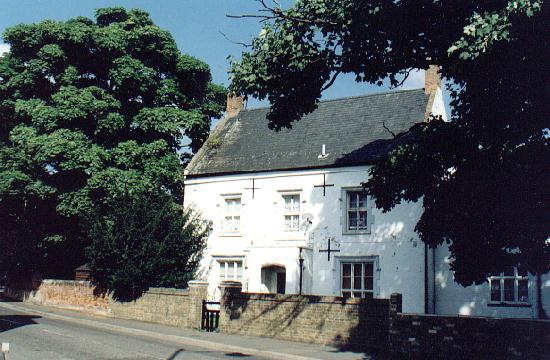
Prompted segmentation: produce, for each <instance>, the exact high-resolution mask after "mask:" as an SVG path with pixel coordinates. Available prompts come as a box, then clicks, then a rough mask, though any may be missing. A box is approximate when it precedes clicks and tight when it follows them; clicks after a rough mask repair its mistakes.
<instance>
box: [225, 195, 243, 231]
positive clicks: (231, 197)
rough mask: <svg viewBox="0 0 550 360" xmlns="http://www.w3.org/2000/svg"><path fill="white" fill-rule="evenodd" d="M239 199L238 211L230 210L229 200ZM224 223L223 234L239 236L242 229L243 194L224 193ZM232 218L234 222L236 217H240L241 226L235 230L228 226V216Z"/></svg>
mask: <svg viewBox="0 0 550 360" xmlns="http://www.w3.org/2000/svg"><path fill="white" fill-rule="evenodd" d="M236 200H239V210H238V212H234V211H230V210H229V206H228V205H229V201H236ZM223 206H224V209H223V219H222V221H223V225H222V234H223V235H225V236H239V235H240V234H241V231H242V226H243V223H242V219H243V217H242V207H243V199H242V195H241V194H231V195H223ZM229 217H230V218H231V219H232V222H233V224H234V221H235V218H238V219H239V226H238V227H236V228H235V229H233V230H229V229H228V228H227V225H228V221H227V218H229Z"/></svg>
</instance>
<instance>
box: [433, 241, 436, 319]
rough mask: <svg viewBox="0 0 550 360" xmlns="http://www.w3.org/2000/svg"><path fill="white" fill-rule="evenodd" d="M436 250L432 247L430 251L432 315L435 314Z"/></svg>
mask: <svg viewBox="0 0 550 360" xmlns="http://www.w3.org/2000/svg"><path fill="white" fill-rule="evenodd" d="M436 250H437V247H434V248H433V249H432V272H433V275H432V276H433V279H432V281H433V289H434V290H433V294H432V311H433V313H434V314H437V310H436V293H437V291H436V289H437V287H436V283H435V252H436Z"/></svg>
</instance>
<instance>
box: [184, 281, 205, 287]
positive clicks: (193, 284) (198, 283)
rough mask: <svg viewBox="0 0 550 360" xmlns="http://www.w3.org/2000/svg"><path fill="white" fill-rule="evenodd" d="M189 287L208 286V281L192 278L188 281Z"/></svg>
mask: <svg viewBox="0 0 550 360" xmlns="http://www.w3.org/2000/svg"><path fill="white" fill-rule="evenodd" d="M187 285H189V287H208V281H204V280H191V281H189V282H188V283H187Z"/></svg>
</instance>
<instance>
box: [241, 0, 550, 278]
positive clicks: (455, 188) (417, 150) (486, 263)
mask: <svg viewBox="0 0 550 360" xmlns="http://www.w3.org/2000/svg"><path fill="white" fill-rule="evenodd" d="M259 4H261V5H262V8H261V10H262V12H261V13H259V14H258V15H240V16H238V17H243V16H244V17H247V16H252V17H258V18H260V19H261V21H262V22H263V23H264V27H263V30H262V31H261V33H260V34H259V36H258V37H256V38H254V39H253V41H252V43H251V44H250V47H249V48H248V49H247V50H246V51H245V52H244V53H243V55H242V59H241V60H238V61H237V60H233V62H232V69H231V79H232V85H231V88H232V91H235V92H236V93H240V94H243V95H247V96H254V97H258V98H260V99H264V98H267V99H268V100H269V101H270V103H271V110H270V112H269V114H268V117H269V119H270V126H271V127H272V128H274V129H279V128H281V127H291V126H292V122H293V121H298V120H299V119H300V117H301V116H302V115H303V114H306V113H309V112H311V111H313V110H314V109H315V108H316V105H317V103H318V101H319V99H320V97H321V94H322V91H323V90H324V89H325V88H327V87H329V86H331V85H332V84H333V82H334V79H335V78H336V76H338V75H339V74H341V73H352V74H354V75H355V76H356V80H357V81H358V82H368V83H373V84H381V83H382V81H383V80H384V79H385V78H388V77H389V79H390V81H391V83H392V85H393V86H399V85H400V84H401V83H402V81H403V80H404V79H405V78H406V76H407V75H408V73H409V72H410V71H411V70H412V69H427V68H428V67H429V65H438V66H439V67H440V69H441V74H442V75H443V76H444V77H445V78H446V79H447V81H448V82H449V84H450V85H449V89H450V91H451V96H452V103H451V105H452V106H453V113H452V120H451V121H450V122H443V121H440V120H438V119H432V121H430V122H427V123H423V124H418V125H416V126H415V127H413V128H412V129H411V130H410V132H411V133H412V134H413V135H414V136H416V139H417V141H416V142H414V143H412V144H408V145H403V146H401V147H399V148H397V149H396V150H395V151H393V152H391V153H390V154H389V155H388V156H387V157H386V158H385V159H384V160H382V161H381V162H379V163H377V164H375V165H374V166H373V167H372V169H371V172H370V177H369V179H368V181H367V182H366V183H365V188H366V190H367V192H368V193H369V194H370V195H372V196H373V197H374V198H375V200H376V204H377V206H378V207H380V208H382V209H383V210H385V211H388V210H390V209H392V208H393V207H394V206H395V205H396V204H399V203H401V202H403V201H423V205H424V209H425V211H424V213H423V215H422V217H421V219H420V221H419V222H418V224H417V226H416V231H417V232H418V233H419V235H420V237H421V239H422V240H423V241H425V242H426V243H428V244H430V245H432V246H435V245H438V244H442V243H443V242H446V243H448V244H449V247H450V251H451V268H452V269H453V270H454V271H455V280H456V281H457V282H459V283H460V284H462V285H470V284H472V283H481V282H483V281H486V279H487V277H488V276H490V275H492V274H495V273H498V272H501V271H503V270H504V269H505V268H506V267H508V266H519V267H522V268H523V269H525V270H528V271H530V272H531V273H534V274H541V273H545V272H547V271H548V270H550V241H549V238H550V187H549V186H548V184H550V171H548V169H550V153H549V151H548V147H549V134H548V128H549V127H550V121H549V118H548V116H549V113H550V112H549V110H550V102H549V101H548V99H549V93H548V81H549V80H550V79H549V77H548V75H549V74H550V72H549V71H548V60H549V59H550V56H549V55H550V53H549V52H550V44H549V37H548V23H549V20H550V17H549V14H550V10H549V7H548V6H547V4H544V5H543V2H542V1H538V0H518V1H507V0H502V1H451V0H449V1H447V0H405V1H372V0H342V1H330V0H315V1H305V0H304V1H301V0H298V1H297V2H296V3H295V5H293V6H292V7H290V8H288V9H283V8H281V7H279V6H278V2H276V1H274V2H269V1H259ZM366 180H367V179H366Z"/></svg>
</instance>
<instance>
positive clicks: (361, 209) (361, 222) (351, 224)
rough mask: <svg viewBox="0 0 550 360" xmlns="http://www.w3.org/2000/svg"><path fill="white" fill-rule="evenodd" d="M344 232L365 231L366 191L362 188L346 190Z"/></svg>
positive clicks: (366, 212) (366, 220) (366, 214)
mask: <svg viewBox="0 0 550 360" xmlns="http://www.w3.org/2000/svg"><path fill="white" fill-rule="evenodd" d="M345 199H346V209H345V216H344V217H345V228H344V231H345V232H352V233H353V232H367V231H368V230H369V227H368V211H367V193H366V192H364V191H362V190H346V191H345Z"/></svg>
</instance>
